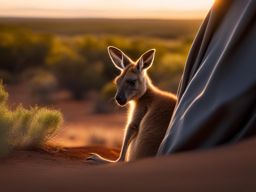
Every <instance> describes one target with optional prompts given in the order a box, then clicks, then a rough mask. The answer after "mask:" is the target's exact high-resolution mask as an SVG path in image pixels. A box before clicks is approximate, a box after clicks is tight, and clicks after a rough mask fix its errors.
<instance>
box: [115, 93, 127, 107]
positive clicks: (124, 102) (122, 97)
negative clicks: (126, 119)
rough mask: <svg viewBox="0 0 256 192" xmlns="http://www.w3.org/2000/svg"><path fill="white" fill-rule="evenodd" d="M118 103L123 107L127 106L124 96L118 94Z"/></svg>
mask: <svg viewBox="0 0 256 192" xmlns="http://www.w3.org/2000/svg"><path fill="white" fill-rule="evenodd" d="M116 102H117V103H118V104H119V105H121V106H123V105H125V104H126V102H127V99H126V98H125V96H124V95H121V94H117V95H116Z"/></svg>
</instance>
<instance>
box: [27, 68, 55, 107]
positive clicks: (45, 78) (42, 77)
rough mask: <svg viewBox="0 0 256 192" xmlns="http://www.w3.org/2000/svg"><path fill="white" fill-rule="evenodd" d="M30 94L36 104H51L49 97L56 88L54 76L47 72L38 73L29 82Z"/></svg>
mask: <svg viewBox="0 0 256 192" xmlns="http://www.w3.org/2000/svg"><path fill="white" fill-rule="evenodd" d="M29 85H30V89H31V94H32V95H33V96H34V98H35V99H36V102H37V103H40V104H49V103H51V102H52V98H51V95H52V93H53V92H54V91H56V88H57V85H58V83H57V80H56V78H55V76H54V75H53V74H51V73H49V72H47V71H40V72H38V73H37V74H35V75H34V76H33V77H32V79H31V80H30V83H29Z"/></svg>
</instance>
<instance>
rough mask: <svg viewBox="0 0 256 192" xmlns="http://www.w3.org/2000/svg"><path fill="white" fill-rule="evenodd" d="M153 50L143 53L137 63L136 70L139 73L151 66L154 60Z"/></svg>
mask: <svg viewBox="0 0 256 192" xmlns="http://www.w3.org/2000/svg"><path fill="white" fill-rule="evenodd" d="M155 53H156V50H155V49H150V50H149V51H147V52H146V53H144V54H143V55H142V56H141V57H140V58H139V60H138V62H137V69H138V70H139V71H142V70H144V69H148V68H150V67H151V65H152V64H153V61H154V58H155Z"/></svg>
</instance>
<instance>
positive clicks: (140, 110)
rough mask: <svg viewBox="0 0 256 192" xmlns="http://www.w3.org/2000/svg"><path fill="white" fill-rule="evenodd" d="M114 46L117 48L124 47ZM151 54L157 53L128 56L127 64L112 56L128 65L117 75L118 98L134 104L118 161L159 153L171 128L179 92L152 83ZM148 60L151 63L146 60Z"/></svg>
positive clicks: (100, 158) (116, 62)
mask: <svg viewBox="0 0 256 192" xmlns="http://www.w3.org/2000/svg"><path fill="white" fill-rule="evenodd" d="M114 49H115V50H114V51H120V50H118V49H116V48H114ZM121 53H122V52H121ZM116 54H119V52H117V53H116ZM122 54H124V53H122ZM151 54H153V56H154V51H153V52H152V51H151V53H149V52H147V53H145V54H143V56H142V57H141V58H140V59H139V60H138V61H136V62H133V61H131V60H130V59H129V58H128V60H127V61H129V62H127V63H126V65H124V63H122V65H121V64H120V63H118V61H119V60H118V57H117V60H115V61H113V60H112V61H113V62H115V65H118V66H117V67H118V68H119V67H124V68H123V69H121V74H120V75H119V76H118V77H117V78H116V79H115V83H116V86H117V94H116V98H118V97H121V98H122V103H121V104H120V101H118V99H117V102H118V103H119V104H120V105H125V104H126V103H129V105H130V106H129V115H128V121H127V125H126V129H125V136H124V140H123V145H122V150H121V153H120V157H119V158H118V160H117V161H115V162H119V161H133V160H137V159H141V158H145V157H151V156H155V155H156V153H157V150H158V148H159V145H160V143H161V142H162V140H163V138H164V135H165V132H166V130H167V128H168V124H169V122H170V119H171V116H172V113H173V110H174V107H175V104H176V96H175V95H173V94H171V93H167V92H164V91H161V90H159V89H158V88H157V87H155V86H154V85H153V84H152V83H151V80H150V79H149V77H148V75H147V71H146V70H147V69H148V68H149V67H150V66H151V64H152V62H153V58H154V57H153V56H152V55H151ZM110 56H112V55H110ZM118 56H119V57H120V62H121V58H122V57H121V56H120V54H119V55H118ZM114 57H116V55H114ZM125 57H127V56H126V55H125ZM115 59H116V58H115ZM147 61H148V62H151V63H146V62H147ZM139 65H141V66H139ZM145 66H146V67H145ZM131 81H132V82H131ZM120 95H121V96H120ZM89 160H90V161H94V162H96V163H100V164H101V163H108V162H113V161H109V160H107V159H104V158H102V157H100V156H99V155H97V154H94V155H93V156H92V157H90V158H89Z"/></svg>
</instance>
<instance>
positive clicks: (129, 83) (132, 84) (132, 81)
mask: <svg viewBox="0 0 256 192" xmlns="http://www.w3.org/2000/svg"><path fill="white" fill-rule="evenodd" d="M126 83H127V84H128V85H130V86H135V84H136V80H126Z"/></svg>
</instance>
